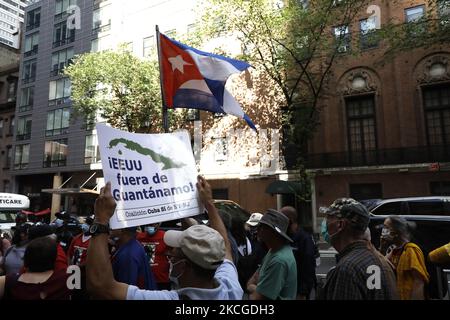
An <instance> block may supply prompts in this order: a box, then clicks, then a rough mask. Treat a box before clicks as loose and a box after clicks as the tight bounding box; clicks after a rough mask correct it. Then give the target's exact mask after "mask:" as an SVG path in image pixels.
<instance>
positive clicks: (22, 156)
mask: <svg viewBox="0 0 450 320" xmlns="http://www.w3.org/2000/svg"><path fill="white" fill-rule="evenodd" d="M29 161H30V145H29V144H22V145H17V146H16V152H15V155H14V169H16V170H18V169H19V170H20V169H26V168H28V162H29Z"/></svg>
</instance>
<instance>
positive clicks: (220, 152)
mask: <svg viewBox="0 0 450 320" xmlns="http://www.w3.org/2000/svg"><path fill="white" fill-rule="evenodd" d="M212 141H213V145H214V148H215V151H214V160H215V161H217V162H221V161H226V160H227V159H228V150H227V139H226V138H213V139H212Z"/></svg>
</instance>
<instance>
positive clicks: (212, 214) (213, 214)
mask: <svg viewBox="0 0 450 320" xmlns="http://www.w3.org/2000/svg"><path fill="white" fill-rule="evenodd" d="M205 208H206V210H207V211H208V218H209V226H210V227H211V228H213V229H214V230H216V231H217V232H219V233H220V235H221V236H222V237H223V239H224V241H225V250H226V254H225V258H227V259H228V260H231V261H233V255H232V254H231V245H230V241H229V239H228V234H227V229H226V228H225V225H224V224H223V221H222V219H221V218H220V216H219V213H218V212H217V208H216V207H215V206H214V203H213V202H212V201H209V202H207V203H205Z"/></svg>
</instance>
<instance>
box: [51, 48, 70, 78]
mask: <svg viewBox="0 0 450 320" xmlns="http://www.w3.org/2000/svg"><path fill="white" fill-rule="evenodd" d="M72 58H73V48H67V49H64V50H61V51H58V52H55V53H53V55H52V70H51V75H52V76H56V75H57V74H59V73H60V72H62V71H63V70H64V68H65V67H67V66H68V65H69V64H70V63H71V62H72Z"/></svg>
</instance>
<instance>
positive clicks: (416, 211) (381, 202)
mask: <svg viewBox="0 0 450 320" xmlns="http://www.w3.org/2000/svg"><path fill="white" fill-rule="evenodd" d="M361 203H362V204H364V205H365V206H366V207H367V209H369V211H370V212H372V213H373V214H374V215H392V214H396V215H414V216H416V215H424V216H429V215H436V216H450V197H445V196H441V197H408V198H393V199H369V200H362V201H361Z"/></svg>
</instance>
